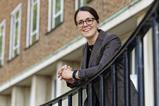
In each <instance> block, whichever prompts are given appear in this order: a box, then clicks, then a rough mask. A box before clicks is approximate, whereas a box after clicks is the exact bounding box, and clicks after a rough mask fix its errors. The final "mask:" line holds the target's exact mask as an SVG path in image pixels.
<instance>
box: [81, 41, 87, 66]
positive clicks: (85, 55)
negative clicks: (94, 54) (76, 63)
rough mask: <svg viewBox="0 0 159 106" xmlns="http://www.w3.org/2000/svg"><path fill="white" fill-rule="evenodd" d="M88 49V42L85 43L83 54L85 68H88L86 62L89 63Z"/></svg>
mask: <svg viewBox="0 0 159 106" xmlns="http://www.w3.org/2000/svg"><path fill="white" fill-rule="evenodd" d="M87 51H88V44H85V45H84V55H83V57H84V58H83V59H84V60H83V67H82V68H84V69H85V68H86V64H87V53H88V52H87Z"/></svg>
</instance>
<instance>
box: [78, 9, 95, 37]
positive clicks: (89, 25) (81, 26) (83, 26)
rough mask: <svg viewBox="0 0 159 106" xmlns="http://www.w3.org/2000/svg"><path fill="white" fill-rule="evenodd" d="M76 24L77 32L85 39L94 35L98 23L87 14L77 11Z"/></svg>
mask: <svg viewBox="0 0 159 106" xmlns="http://www.w3.org/2000/svg"><path fill="white" fill-rule="evenodd" d="M76 22H77V27H78V30H79V31H80V33H81V34H82V35H83V36H84V37H85V38H87V39H89V38H92V37H93V36H94V35H95V34H96V32H97V26H98V23H97V21H96V20H95V18H94V17H93V15H92V14H90V13H89V12H87V11H79V12H78V14H77V17H76Z"/></svg>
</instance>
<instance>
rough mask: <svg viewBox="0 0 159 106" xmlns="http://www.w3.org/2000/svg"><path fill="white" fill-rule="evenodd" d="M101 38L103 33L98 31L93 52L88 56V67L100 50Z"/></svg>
mask: <svg viewBox="0 0 159 106" xmlns="http://www.w3.org/2000/svg"><path fill="white" fill-rule="evenodd" d="M103 36H104V32H103V31H100V33H99V36H98V38H97V40H96V43H95V44H94V46H93V50H92V53H91V56H90V60H89V65H88V67H90V65H91V64H92V63H93V62H94V59H95V57H96V55H97V53H98V52H100V48H101V45H102V41H103Z"/></svg>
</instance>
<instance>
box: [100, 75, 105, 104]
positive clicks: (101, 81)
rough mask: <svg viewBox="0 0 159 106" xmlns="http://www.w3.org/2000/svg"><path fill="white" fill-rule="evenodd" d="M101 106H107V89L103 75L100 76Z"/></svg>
mask: <svg viewBox="0 0 159 106" xmlns="http://www.w3.org/2000/svg"><path fill="white" fill-rule="evenodd" d="M99 89H100V91H99V92H100V100H99V101H100V106H105V101H104V96H105V95H104V94H105V87H104V78H103V74H102V75H100V88H99Z"/></svg>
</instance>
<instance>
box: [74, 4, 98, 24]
mask: <svg viewBox="0 0 159 106" xmlns="http://www.w3.org/2000/svg"><path fill="white" fill-rule="evenodd" d="M79 11H87V12H89V13H90V14H92V15H93V16H94V18H95V20H96V21H97V23H99V16H98V14H97V11H96V10H95V9H93V8H92V7H89V6H83V7H80V8H78V10H77V11H76V12H75V15H74V22H75V24H76V25H77V22H76V17H77V14H78V12H79Z"/></svg>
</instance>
